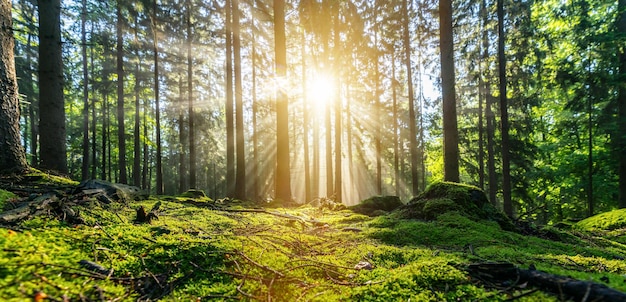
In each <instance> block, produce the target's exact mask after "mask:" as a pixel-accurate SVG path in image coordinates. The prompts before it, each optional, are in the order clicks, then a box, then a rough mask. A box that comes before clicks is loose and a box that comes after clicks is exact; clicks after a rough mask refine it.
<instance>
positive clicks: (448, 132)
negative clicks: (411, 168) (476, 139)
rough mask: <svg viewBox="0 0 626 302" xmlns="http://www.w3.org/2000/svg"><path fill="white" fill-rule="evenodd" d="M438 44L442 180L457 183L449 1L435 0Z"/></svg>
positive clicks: (457, 137)
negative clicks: (437, 4)
mask: <svg viewBox="0 0 626 302" xmlns="http://www.w3.org/2000/svg"><path fill="white" fill-rule="evenodd" d="M439 24H440V26H439V31H440V32H439V35H440V37H439V43H440V44H439V47H440V51H441V90H442V94H443V162H444V179H445V180H446V181H453V182H459V133H458V129H457V117H456V95H455V88H454V85H455V84H454V83H455V79H454V44H453V42H454V40H453V37H452V1H451V0H440V1H439Z"/></svg>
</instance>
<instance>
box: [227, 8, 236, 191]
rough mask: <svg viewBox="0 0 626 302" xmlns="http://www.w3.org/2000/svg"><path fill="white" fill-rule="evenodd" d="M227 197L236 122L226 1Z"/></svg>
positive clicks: (231, 181) (232, 170)
mask: <svg viewBox="0 0 626 302" xmlns="http://www.w3.org/2000/svg"><path fill="white" fill-rule="evenodd" d="M225 5H226V10H225V13H226V16H225V17H226V109H225V111H226V195H227V196H232V197H234V196H235V191H234V190H235V125H234V124H235V121H234V112H233V110H234V108H233V106H234V101H233V47H232V42H233V40H232V36H233V34H232V4H231V0H226V4H225Z"/></svg>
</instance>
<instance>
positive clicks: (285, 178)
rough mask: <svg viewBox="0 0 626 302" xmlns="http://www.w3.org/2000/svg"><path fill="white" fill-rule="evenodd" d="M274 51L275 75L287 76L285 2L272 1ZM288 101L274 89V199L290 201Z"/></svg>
mask: <svg viewBox="0 0 626 302" xmlns="http://www.w3.org/2000/svg"><path fill="white" fill-rule="evenodd" d="M274 51H275V59H276V62H275V64H276V67H275V68H276V75H277V76H278V78H284V77H285V76H286V75H287V43H286V38H285V0H274ZM289 169H290V168H289V99H288V97H287V94H286V92H285V91H284V90H283V89H280V87H279V89H276V199H278V200H282V201H285V202H288V201H291V174H290V171H289Z"/></svg>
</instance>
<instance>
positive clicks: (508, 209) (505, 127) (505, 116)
mask: <svg viewBox="0 0 626 302" xmlns="http://www.w3.org/2000/svg"><path fill="white" fill-rule="evenodd" d="M497 5H498V75H499V78H500V85H499V90H500V115H501V117H500V127H501V128H502V130H501V131H502V197H503V200H504V204H503V205H504V213H505V214H506V215H508V216H509V217H513V204H512V202H511V164H510V156H511V155H510V152H509V113H508V105H507V100H506V58H505V55H504V0H498V4H497Z"/></svg>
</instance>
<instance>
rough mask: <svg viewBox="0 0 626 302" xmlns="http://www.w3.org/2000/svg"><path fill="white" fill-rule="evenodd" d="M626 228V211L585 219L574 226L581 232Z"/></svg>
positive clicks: (615, 211)
mask: <svg viewBox="0 0 626 302" xmlns="http://www.w3.org/2000/svg"><path fill="white" fill-rule="evenodd" d="M625 227H626V209H619V210H614V211H610V212H605V213H602V214H598V215H595V216H591V217H589V218H586V219H583V220H581V221H579V222H577V223H576V224H574V225H573V228H575V229H577V230H581V231H600V230H604V231H611V230H616V229H622V228H625Z"/></svg>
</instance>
